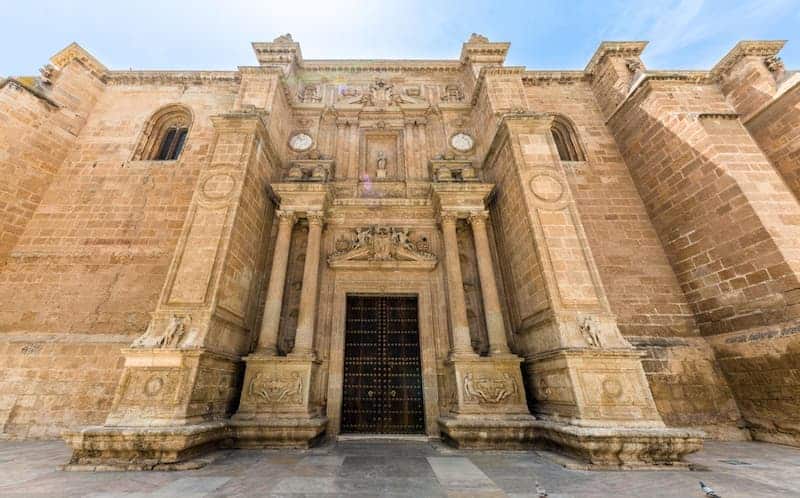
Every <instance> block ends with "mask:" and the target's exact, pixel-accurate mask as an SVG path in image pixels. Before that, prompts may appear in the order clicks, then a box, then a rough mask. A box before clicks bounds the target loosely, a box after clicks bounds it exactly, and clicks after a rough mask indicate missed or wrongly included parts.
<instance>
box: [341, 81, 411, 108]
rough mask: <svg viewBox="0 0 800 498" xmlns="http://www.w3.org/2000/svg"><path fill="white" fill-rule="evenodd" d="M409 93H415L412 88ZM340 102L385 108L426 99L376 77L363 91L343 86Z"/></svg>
mask: <svg viewBox="0 0 800 498" xmlns="http://www.w3.org/2000/svg"><path fill="white" fill-rule="evenodd" d="M411 93H416V92H415V90H414V89H412V90H411ZM339 101H340V102H342V103H345V104H361V105H364V106H368V107H378V108H380V109H385V108H387V107H390V106H398V105H400V104H425V103H427V101H426V100H425V99H424V98H422V97H420V96H416V95H411V94H410V93H409V92H406V93H403V92H402V91H401V90H399V89H397V88H395V86H394V85H393V84H391V83H389V82H387V81H386V80H384V79H383V78H376V79H375V81H374V82H373V83H372V84H370V85H369V87H368V88H366V89H364V90H363V91H360V92H359V91H358V90H357V89H356V88H353V87H349V86H348V87H345V88H343V89H342V90H341V91H340V99H339Z"/></svg>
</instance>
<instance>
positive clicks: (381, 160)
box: [375, 150, 386, 178]
mask: <svg viewBox="0 0 800 498" xmlns="http://www.w3.org/2000/svg"><path fill="white" fill-rule="evenodd" d="M375 177H376V178H386V154H384V153H383V151H382V150H381V151H378V159H377V162H376V169H375Z"/></svg>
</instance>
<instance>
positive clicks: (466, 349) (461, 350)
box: [441, 212, 477, 356]
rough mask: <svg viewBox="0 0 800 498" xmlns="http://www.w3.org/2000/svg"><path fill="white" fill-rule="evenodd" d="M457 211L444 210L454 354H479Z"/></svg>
mask: <svg viewBox="0 0 800 498" xmlns="http://www.w3.org/2000/svg"><path fill="white" fill-rule="evenodd" d="M457 219H458V217H457V216H456V214H455V213H450V212H443V213H442V214H441V220H442V234H443V235H444V252H445V268H446V269H447V294H448V299H447V300H448V304H449V309H450V326H451V327H452V330H453V345H452V348H451V351H450V352H451V354H452V355H453V356H465V355H466V356H477V355H476V354H475V351H474V350H473V349H472V344H471V341H470V337H469V322H468V321H467V309H466V302H465V301H464V281H463V279H462V278H461V263H460V261H459V257H458V239H457V238H456V220H457Z"/></svg>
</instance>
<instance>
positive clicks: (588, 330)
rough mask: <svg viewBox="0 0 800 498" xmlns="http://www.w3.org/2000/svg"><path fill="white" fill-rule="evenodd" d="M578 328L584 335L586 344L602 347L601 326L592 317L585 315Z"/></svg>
mask: <svg viewBox="0 0 800 498" xmlns="http://www.w3.org/2000/svg"><path fill="white" fill-rule="evenodd" d="M578 329H579V330H580V332H581V335H582V336H583V340H584V341H586V344H588V345H589V346H591V347H593V348H599V347H602V344H601V343H600V328H599V327H598V325H597V322H595V320H594V319H593V318H592V317H590V316H586V317H583V320H582V321H581V322H580V324H579V325H578Z"/></svg>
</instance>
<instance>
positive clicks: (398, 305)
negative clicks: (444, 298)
mask: <svg viewBox="0 0 800 498" xmlns="http://www.w3.org/2000/svg"><path fill="white" fill-rule="evenodd" d="M418 322H419V317H418V308H417V298H416V296H374V295H372V296H370V295H348V296H347V314H346V328H345V348H344V386H343V387H344V389H343V393H342V432H343V433H367V434H369V433H372V434H424V433H425V415H424V404H423V398H422V374H421V368H420V351H419V326H418Z"/></svg>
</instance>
